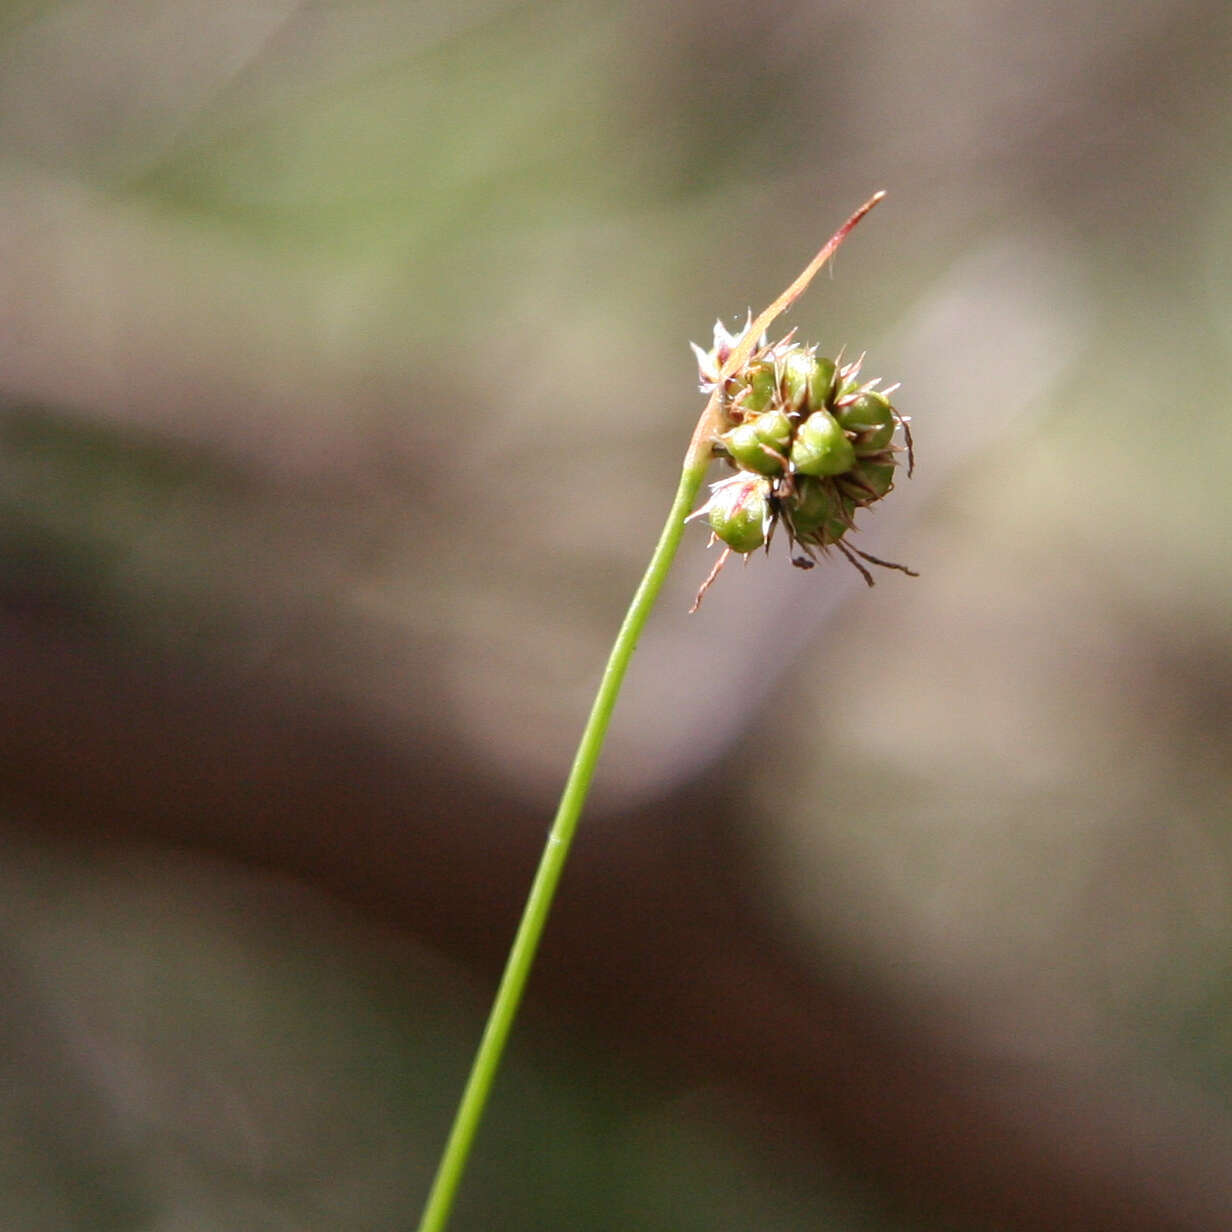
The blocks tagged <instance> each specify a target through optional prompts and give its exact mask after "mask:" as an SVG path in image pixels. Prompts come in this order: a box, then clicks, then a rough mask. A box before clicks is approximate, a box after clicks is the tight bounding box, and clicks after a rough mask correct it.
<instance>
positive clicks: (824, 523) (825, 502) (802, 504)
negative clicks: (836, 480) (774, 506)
mask: <svg viewBox="0 0 1232 1232" xmlns="http://www.w3.org/2000/svg"><path fill="white" fill-rule="evenodd" d="M853 508H854V506H853V505H852V503H851V502H850V501H849V500H847V499H846V498H844V497H842V496H840V495H839V494H838V492H837V491H835V488H834V485H833V484H829V483H825V482H823V481H822V480H820V479H815V478H813V477H812V476H811V475H803V476H799V477H797V479H796V491H795V496H794V498H793V500H792V501H791V502H790V504H789V505H788V516H789V517H790V520H791V529H792V534H793V535H794V537H795V538H796V539H800V540H805V541H810V542H815V543H821V544H830V543H837V542H838V540H840V539H841V538H842V537H843V536H844V535H845V534H846V533H847V530H848V523H849V522H850V521H851V513H852V510H853Z"/></svg>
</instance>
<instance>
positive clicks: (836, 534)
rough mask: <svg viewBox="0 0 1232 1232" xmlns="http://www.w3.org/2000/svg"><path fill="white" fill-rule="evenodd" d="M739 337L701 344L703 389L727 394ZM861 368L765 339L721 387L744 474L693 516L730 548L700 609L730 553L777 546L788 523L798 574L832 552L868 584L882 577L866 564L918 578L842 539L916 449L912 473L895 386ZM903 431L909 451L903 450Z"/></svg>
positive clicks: (720, 442)
mask: <svg viewBox="0 0 1232 1232" xmlns="http://www.w3.org/2000/svg"><path fill="white" fill-rule="evenodd" d="M746 328H747V326H746ZM741 337H742V335H741V334H737V335H734V336H733V335H731V334H729V333H728V332H727V330H726V329H724V328H723V325H722V323H716V325H715V328H714V346H713V347H712V348H711V349H710V350H709V351H703V350H702V349H701V348H700V347H698V346H697V345H696V344H694V347H693V350H694V351H695V352H696V354H697V360H698V368H699V370H700V373H701V381H702V390H703V392H706V393H713V392H714V390H715V389H716V388H717V387H718V386H719V382H720V381H721V380H723V378H722V368H723V364H724V362H725V361H726V359H727V357H728V356H729V355H730V354H731V352H732V349H733V348H734V346H735V345H736V344H737V342H739V340H740V338H741ZM862 359H863V356H861V357H860V359H856V360H853V361H852V362H850V363H846V364H845V363H843V362H842V356H841V355H840V356H839V358H838V359H828V358H826V357H825V356H822V355H818V354H817V348H816V347H810V346H803V345H801V344H800V343H797V342H795V341H793V339H792V336H791V335H788V336H787V337H786V338H784V339H783V340H782V341H781V342H778V343H775V344H774V345H773V346H771V345H769V344H768V343H767V342H766V340H765V338H764V337H763V338H762V340H761V343H760V345H759V346H757V347H756V348H755V349H754V350H753V352H752V354H751V355H750V356H749V359H748V362H747V363H745V364H744V365H743V366H741V367H740V368H738V369H737V370H736V371H735V372H734V373H732V374H731V375H729V376H728V377H727V378H726V380H725V381H723V386H722V389H721V392H720V405H721V408H722V429H723V430H722V431H721V432H720V433H719V434H718V436H717V438H716V440H715V442H714V451H715V453H716V455H718V456H720V457H723V458H725V459H726V461H727V462H728V464H729V465H730V466H732V467H733V468H734V469H735V472H736V473H735V474H734V475H732V476H730V477H729V478H727V479H722V480H720V481H719V482H718V483H715V484H712V485H711V495H710V499H709V500H708V501H707V502H706V504H705V505H703V506H702V508H701V509H699V510H698V511H697V512H696V513H695V514H693V515H692V516H693V517H701V516H703V515H705V517H706V518H707V519H708V521H709V523H710V528H711V530H712V531H713V532H714V537H715V538H717V539H721V540H722V541H723V543H724V544H725V545H726V550H725V551H724V553H723V555H722V557H720V559H719V562H718V564H717V565H716V566H715V569H714V571H713V572H712V573H711V575H710V577H709V578H707V579H706V582H705V584H704V585H703V586H702V592H699V594H698V598H699V600H700V598H701V593H703V592H704V591H705V589H706V587H707V586H709V584H710V583H711V582H712V581H713V580H714V578H715V577H716V576H717V574H718V571H719V569H720V568H722V565H723V563H724V562H725V561H726V559H727V557H728V555H730V553H732V552H739V553H742V554H744V555H746V556H747V555H748V554H749V553H750V552H753V551H756V550H757V549H758V548H760V547H763V546H765V547H767V548H768V547H769V544H770V540H771V538H772V537H773V535H774V531H775V529H776V527H778V526H779V525H780V524H781V525H782V527H783V531H784V533H785V534H786V536H787V540H788V543H789V545H790V546H791V548H792V549H793V554H792V563H793V564H795V565H797V566H799V567H800V568H803V569H811V568H812V567H813V564H814V563H815V560H816V558H817V556H818V555H819V554H821V555H826V554H828V552H829V550H830V549H831V548H834V549H837V550H838V551H839V552H840V553H841V554H842V555H843V556H845V557H846V558H847V560H849V561H850V562H851V563H852V564H853V565H855V567H856V568H857V569H859V571H860V573H861V574H862V575H863V576H864V580H865V581H866V582H867V583H868V584H869V585H870V586H871V585H872V584H873V578H872V574H871V573H870V572H869V571H868V570H867V569H866V568H865V567H864V566H863V565H862V564H861V563H860V561H861V560H866V561H869V562H871V563H872V564H876V565H882V566H884V567H886V568H891V569H901V570H902V571H903V572H904V573H911V570H910V569H908V568H906V566H904V565H896V564H894V563H893V562H891V561H884V560H879V559H878V558H877V557H875V556H870V555H869V554H868V553H866V552H862V551H860V550H859V549H858V548H855V547H852V546H851V545H850V544H849V543H846V542H844V536H846V535H847V533H848V532H849V531H852V530H854V529H855V523H854V519H855V515H856V513H857V511H858V510H860V509H863V508H865V507H867V506H868V505H871V504H873V503H874V502H876V501H879V500H880V499H881V498H882V497H883V496H885V495H886V493H887V492H889V491H890V489H891V488H892V487H893V485H894V470H895V467H896V466H897V464H898V455H899V454H901V453H903V452H906V454H907V459H908V474H910V467H911V465H912V463H913V460H914V459H913V454H912V449H911V436H910V430H909V429H908V427H907V422H906V420H904V419H903V417H902V416H901V415H899V413H898V412H897V411H896V410H895V409H894V407H893V405H891V403H890V399H889V397H888V396H887V395H889V394H891V393H893V392H894V390H895V389H896V388H897V386H893V387H891V388H890V389H888V390H886V391H884V392H880V391H878V389H877V385H878V384H879V382H878V381H876V380H873V381H866V382H861V380H860V365H861V362H862ZM900 427H901V428H902V430H903V435H904V440H905V441H906V445H905V447H904V446H902V445H898V444H896V443H895V442H894V435H895V432H896V430H897V429H898V428H900ZM712 542H713V540H712ZM796 548H798V549H800V550H799V552H798V553H797V552H796V551H795V549H796ZM913 576H914V574H913Z"/></svg>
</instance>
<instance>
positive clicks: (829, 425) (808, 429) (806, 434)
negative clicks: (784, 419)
mask: <svg viewBox="0 0 1232 1232" xmlns="http://www.w3.org/2000/svg"><path fill="white" fill-rule="evenodd" d="M791 464H792V468H793V469H794V470H795V471H797V472H798V473H799V474H801V475H822V476H825V475H841V474H843V472H844V471H849V470H851V468H852V467H853V466H854V465H855V464H856V451H855V449H854V448H853V447H852V444H851V442H850V441H849V440H848V439H847V437H846V435H845V434H844V432H843V429H842V428H841V427H839V424H838V420H836V419H835V418H834V416H833V415H831V414H830V412H829V411H814V412H813V413H812V414H811V415H810V416H809V417H808V418H807V419H806V420H805V421H804V422H803V423H802V424H801V425H800V427H799V428H798V429H797V431H796V439H795V440H794V441H793V442H792V445H791Z"/></svg>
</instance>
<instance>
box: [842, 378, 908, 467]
mask: <svg viewBox="0 0 1232 1232" xmlns="http://www.w3.org/2000/svg"><path fill="white" fill-rule="evenodd" d="M834 414H835V417H836V418H837V419H838V421H839V423H840V424H842V425H843V427H844V428H845V429H846V430H847V431H848V432H854V433H855V434H856V440H855V446H856V453H877V452H878V451H879V450H882V449H884V448H885V447H886V446H887V445H888V444H889V443H890V440H891V438H892V437H893V436H894V427H895V420H894V410H893V408H892V407H891V406H890V400H889V398H887V397H886V396H885V394H879V393H877V392H876V391H875V390H872V389H869V390H865V391H864V393H862V394H857V395H856V397H855V398H854V399H853V400H852V401H851V402H849V403H847V405H846V406H842V407H839V409H838V410H837V411H835V412H834Z"/></svg>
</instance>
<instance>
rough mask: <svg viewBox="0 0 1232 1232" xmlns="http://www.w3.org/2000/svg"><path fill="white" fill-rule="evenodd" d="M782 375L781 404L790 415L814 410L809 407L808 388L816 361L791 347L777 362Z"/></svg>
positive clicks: (806, 352) (798, 348)
mask: <svg viewBox="0 0 1232 1232" xmlns="http://www.w3.org/2000/svg"><path fill="white" fill-rule="evenodd" d="M779 366H780V371H781V373H782V402H784V407H785V408H786V409H787V410H788V411H790V413H791V414H796V413H797V411H807V410H811V409H814V408H812V407H811V405H809V386H811V382H812V379H813V371H814V368H816V366H817V365H816V361H814V360H813V356H812V355H811V354H809V352H808V351H806V350H803V349H801V347H798V346H793V347H792V349H791V350H790V351H788V352H787V354H786V355H785V356H784V357H782V359H781V360H780V361H779Z"/></svg>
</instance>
